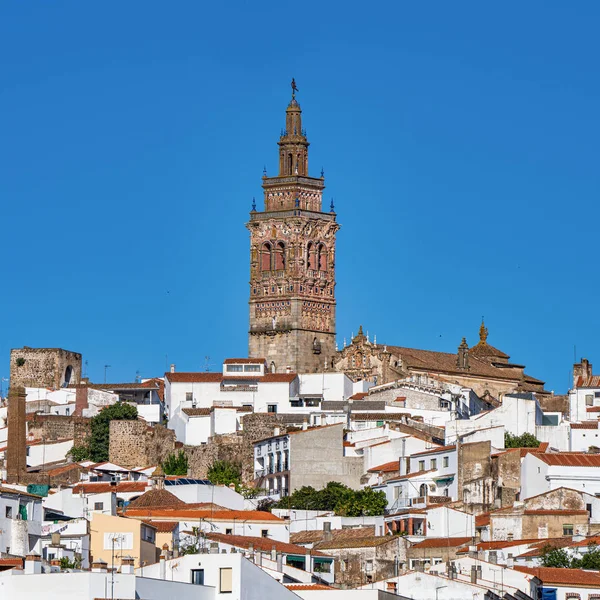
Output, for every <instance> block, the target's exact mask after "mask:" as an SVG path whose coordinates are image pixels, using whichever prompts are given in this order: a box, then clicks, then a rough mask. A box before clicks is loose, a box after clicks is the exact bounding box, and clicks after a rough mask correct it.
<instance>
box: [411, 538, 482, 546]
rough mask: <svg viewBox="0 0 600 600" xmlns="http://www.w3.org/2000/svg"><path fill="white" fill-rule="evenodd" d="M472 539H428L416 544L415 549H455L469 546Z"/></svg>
mask: <svg viewBox="0 0 600 600" xmlns="http://www.w3.org/2000/svg"><path fill="white" fill-rule="evenodd" d="M472 539H473V538H471V537H454V538H453V537H449V538H428V539H426V540H423V541H422V542H418V543H417V544H414V545H413V546H412V547H413V548H455V547H457V546H464V545H465V544H468V543H469V542H470V541H471V540H472Z"/></svg>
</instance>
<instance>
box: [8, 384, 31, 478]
mask: <svg viewBox="0 0 600 600" xmlns="http://www.w3.org/2000/svg"><path fill="white" fill-rule="evenodd" d="M25 398H26V395H25V388H24V387H20V386H19V387H18V386H11V387H10V389H9V390H8V411H7V412H8V415H7V417H8V438H7V444H6V481H8V482H9V483H19V482H21V481H23V478H24V477H25V475H26V474H27V434H26V428H27V425H26V422H25Z"/></svg>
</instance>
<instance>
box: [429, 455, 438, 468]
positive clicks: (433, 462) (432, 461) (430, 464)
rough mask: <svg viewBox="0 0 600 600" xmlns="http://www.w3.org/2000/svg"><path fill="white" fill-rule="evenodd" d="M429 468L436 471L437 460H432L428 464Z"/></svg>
mask: <svg viewBox="0 0 600 600" xmlns="http://www.w3.org/2000/svg"><path fill="white" fill-rule="evenodd" d="M429 468H431V469H437V458H432V459H431V462H430V463H429Z"/></svg>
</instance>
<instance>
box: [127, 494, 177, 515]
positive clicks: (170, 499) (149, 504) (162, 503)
mask: <svg viewBox="0 0 600 600" xmlns="http://www.w3.org/2000/svg"><path fill="white" fill-rule="evenodd" d="M185 505H186V503H185V502H184V501H183V500H180V499H179V498H178V497H177V496H176V495H175V494H172V493H171V492H169V491H168V490H165V489H153V490H152V489H151V490H148V491H147V492H145V493H143V494H142V495H141V496H140V497H139V498H136V499H135V500H132V501H131V502H130V503H129V505H128V506H127V512H129V511H130V510H131V509H144V508H168V507H173V508H182V507H184V506H185Z"/></svg>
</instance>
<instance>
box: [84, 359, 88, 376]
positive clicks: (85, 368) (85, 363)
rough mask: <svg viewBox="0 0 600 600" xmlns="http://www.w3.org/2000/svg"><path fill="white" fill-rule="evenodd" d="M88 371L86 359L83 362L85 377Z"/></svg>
mask: <svg viewBox="0 0 600 600" xmlns="http://www.w3.org/2000/svg"><path fill="white" fill-rule="evenodd" d="M87 372H88V361H87V360H86V361H85V362H84V363H83V376H84V377H87Z"/></svg>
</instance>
